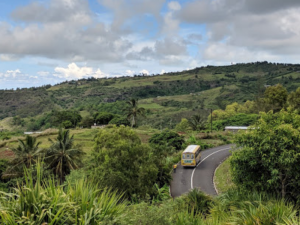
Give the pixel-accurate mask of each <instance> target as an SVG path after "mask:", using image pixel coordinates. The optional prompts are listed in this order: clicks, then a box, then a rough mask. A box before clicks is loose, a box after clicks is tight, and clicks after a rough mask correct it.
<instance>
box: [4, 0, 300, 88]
mask: <svg viewBox="0 0 300 225" xmlns="http://www.w3.org/2000/svg"><path fill="white" fill-rule="evenodd" d="M299 10H300V1H299V0H284V1H283V0H263V1H262V0H180V1H170V0H1V1H0V89H12V88H14V89H16V88H24V87H37V86H41V85H46V84H52V85H53V84H57V83H60V82H63V81H66V80H77V79H82V78H87V77H96V78H104V77H118V76H133V75H134V74H149V75H151V74H163V73H165V72H176V71H183V70H187V69H193V68H195V67H201V66H206V65H216V66H217V65H230V64H232V63H247V62H256V61H269V62H280V63H299V59H300V57H299V56H300V51H299V50H300V26H299V24H300V13H299Z"/></svg>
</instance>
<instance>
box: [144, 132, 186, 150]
mask: <svg viewBox="0 0 300 225" xmlns="http://www.w3.org/2000/svg"><path fill="white" fill-rule="evenodd" d="M149 143H150V144H151V145H161V146H172V147H174V148H175V149H176V150H180V149H181V148H182V144H183V143H184V138H183V137H182V136H180V135H179V134H177V133H176V132H174V131H170V130H164V131H162V132H161V133H157V134H154V135H152V137H151V138H150V139H149Z"/></svg>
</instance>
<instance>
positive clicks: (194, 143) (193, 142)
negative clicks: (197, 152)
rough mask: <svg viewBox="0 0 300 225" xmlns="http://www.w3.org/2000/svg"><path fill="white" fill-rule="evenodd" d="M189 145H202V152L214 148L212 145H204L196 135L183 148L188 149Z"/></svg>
mask: <svg viewBox="0 0 300 225" xmlns="http://www.w3.org/2000/svg"><path fill="white" fill-rule="evenodd" d="M189 145H200V147H201V150H204V149H207V148H212V147H214V146H213V145H212V144H206V143H203V141H201V139H200V138H197V137H196V136H195V135H191V136H189V137H188V139H187V140H186V141H185V143H184V145H183V148H186V147H187V146H189Z"/></svg>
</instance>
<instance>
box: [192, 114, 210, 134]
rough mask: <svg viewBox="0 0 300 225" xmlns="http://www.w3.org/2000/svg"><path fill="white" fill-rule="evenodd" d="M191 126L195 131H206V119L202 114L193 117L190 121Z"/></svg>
mask: <svg viewBox="0 0 300 225" xmlns="http://www.w3.org/2000/svg"><path fill="white" fill-rule="evenodd" d="M188 122H189V125H190V127H191V128H192V129H193V130H194V131H200V130H205V129H206V124H207V121H206V118H204V117H203V116H202V115H200V114H196V115H193V116H192V117H191V118H190V119H189V120H188Z"/></svg>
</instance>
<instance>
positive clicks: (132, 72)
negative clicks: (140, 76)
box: [125, 70, 135, 76]
mask: <svg viewBox="0 0 300 225" xmlns="http://www.w3.org/2000/svg"><path fill="white" fill-rule="evenodd" d="M125 74H126V75H127V76H132V75H134V74H135V72H134V71H133V70H126V72H125Z"/></svg>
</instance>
